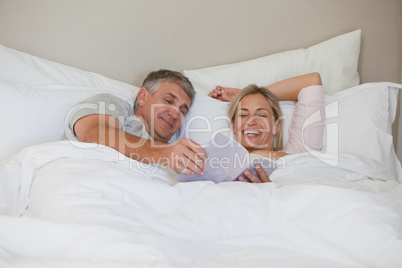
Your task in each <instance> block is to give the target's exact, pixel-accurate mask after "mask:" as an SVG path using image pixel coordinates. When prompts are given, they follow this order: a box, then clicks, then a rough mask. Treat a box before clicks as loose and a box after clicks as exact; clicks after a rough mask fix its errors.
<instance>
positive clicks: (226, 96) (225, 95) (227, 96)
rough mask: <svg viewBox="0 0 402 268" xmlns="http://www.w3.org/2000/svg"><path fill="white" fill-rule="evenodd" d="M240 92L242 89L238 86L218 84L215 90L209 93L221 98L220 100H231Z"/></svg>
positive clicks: (215, 97) (213, 96) (212, 96)
mask: <svg viewBox="0 0 402 268" xmlns="http://www.w3.org/2000/svg"><path fill="white" fill-rule="evenodd" d="M239 92H240V89H238V88H230V87H221V86H216V88H215V89H214V90H212V91H211V92H210V93H209V94H208V96H210V97H211V98H214V99H217V100H220V101H227V102H230V101H232V100H233V99H234V97H235V96H236V95H237V93H239Z"/></svg>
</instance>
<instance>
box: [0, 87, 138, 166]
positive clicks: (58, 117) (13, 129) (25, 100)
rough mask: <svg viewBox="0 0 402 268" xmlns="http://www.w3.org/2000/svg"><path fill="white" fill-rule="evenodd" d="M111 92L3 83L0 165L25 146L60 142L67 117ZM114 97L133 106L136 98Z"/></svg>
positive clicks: (104, 89) (0, 107) (0, 103)
mask: <svg viewBox="0 0 402 268" xmlns="http://www.w3.org/2000/svg"><path fill="white" fill-rule="evenodd" d="M111 91H112V90H111V89H107V88H102V89H101V88H93V87H81V86H45V87H40V86H27V85H24V84H19V83H12V82H9V81H3V80H0V96H1V97H0V122H1V124H2V131H0V144H1V146H0V148H1V150H0V162H1V161H2V160H4V159H5V158H7V157H9V156H11V155H13V154H14V153H16V152H18V151H19V150H21V149H22V148H23V147H25V146H28V145H33V144H38V143H43V142H49V141H57V140H61V139H62V137H63V133H64V123H65V116H66V114H67V113H68V111H69V110H70V109H71V108H72V107H73V106H75V105H76V104H78V103H80V102H82V101H84V100H85V99H87V98H89V97H91V96H93V95H96V94H99V93H105V92H111ZM120 93H121V92H120ZM113 94H115V95H117V96H118V97H120V98H123V99H124V100H126V101H128V102H130V103H133V101H134V98H135V96H136V94H134V93H132V92H130V91H128V92H125V93H124V94H119V93H116V92H113Z"/></svg>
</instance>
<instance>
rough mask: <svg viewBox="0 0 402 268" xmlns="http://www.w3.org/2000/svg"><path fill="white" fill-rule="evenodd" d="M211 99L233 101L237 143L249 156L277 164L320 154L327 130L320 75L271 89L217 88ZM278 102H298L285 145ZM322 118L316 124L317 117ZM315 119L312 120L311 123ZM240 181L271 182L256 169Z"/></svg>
mask: <svg viewBox="0 0 402 268" xmlns="http://www.w3.org/2000/svg"><path fill="white" fill-rule="evenodd" d="M209 96H210V97H213V98H216V99H219V100H222V101H231V105H230V107H229V117H230V119H231V123H232V130H233V132H234V134H235V135H236V137H237V140H238V141H239V142H240V143H241V144H242V145H243V146H244V147H245V148H246V149H247V150H248V151H249V153H250V154H254V155H259V156H263V157H267V158H270V159H272V160H278V159H279V158H280V157H283V156H285V155H287V154H295V153H302V152H306V151H310V150H320V149H321V147H322V136H323V135H322V134H323V128H324V122H323V117H322V116H321V110H322V109H323V107H324V97H323V91H322V85H321V77H320V75H319V74H318V73H311V74H306V75H302V76H297V77H292V78H289V79H285V80H282V81H280V82H277V83H275V84H272V85H270V86H268V87H258V86H256V85H249V86H248V87H246V88H244V89H243V90H239V89H235V88H224V87H219V86H218V87H216V89H215V90H213V91H212V92H211V93H210V94H209ZM278 101H297V102H296V109H295V112H294V115H293V120H292V124H291V126H290V128H289V141H288V142H287V144H286V145H283V129H282V119H283V118H282V112H281V109H280V106H279V102H278ZM317 113H318V115H319V117H318V120H316V117H314V116H315V115H317ZM311 119H313V120H311ZM256 171H257V174H258V175H259V177H257V176H255V175H253V174H252V173H251V172H247V171H246V172H245V174H244V176H245V177H244V176H240V177H239V178H238V179H239V180H240V181H250V182H269V181H270V180H269V177H268V175H267V174H266V173H265V172H264V171H263V169H262V168H260V167H259V166H258V165H257V166H256Z"/></svg>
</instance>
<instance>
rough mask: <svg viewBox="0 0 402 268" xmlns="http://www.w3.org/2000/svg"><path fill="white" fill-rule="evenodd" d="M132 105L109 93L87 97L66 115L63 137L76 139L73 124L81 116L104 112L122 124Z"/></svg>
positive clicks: (129, 113)
mask: <svg viewBox="0 0 402 268" xmlns="http://www.w3.org/2000/svg"><path fill="white" fill-rule="evenodd" d="M131 113H132V106H131V105H130V104H129V103H128V102H126V101H124V100H122V99H120V98H118V97H116V96H113V95H111V94H99V95H96V96H93V97H91V98H89V99H87V100H86V101H85V102H83V103H80V104H78V105H77V106H75V107H73V109H72V110H71V111H70V113H69V114H68V116H67V120H66V125H65V133H64V134H65V137H64V138H67V139H69V140H77V137H76V136H75V133H74V131H73V129H74V124H75V123H76V122H77V121H78V120H79V119H81V118H83V117H85V116H87V115H91V114H106V115H110V116H113V117H115V118H116V119H117V120H119V122H120V124H121V125H122V126H124V121H125V119H126V118H127V117H128V116H129V115H131Z"/></svg>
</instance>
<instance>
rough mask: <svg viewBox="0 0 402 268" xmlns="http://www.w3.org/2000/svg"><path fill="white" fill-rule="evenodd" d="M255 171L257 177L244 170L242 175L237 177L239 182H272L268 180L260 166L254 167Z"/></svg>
mask: <svg viewBox="0 0 402 268" xmlns="http://www.w3.org/2000/svg"><path fill="white" fill-rule="evenodd" d="M254 168H255V170H256V172H257V175H258V176H255V175H254V174H253V173H252V172H251V171H250V170H248V169H247V170H246V171H245V172H244V174H243V175H240V176H239V177H238V180H239V181H243V182H252V183H263V182H272V181H271V180H270V179H269V176H268V174H267V173H266V172H265V171H264V169H263V168H262V167H261V166H260V165H258V164H257V165H255V167H254Z"/></svg>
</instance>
